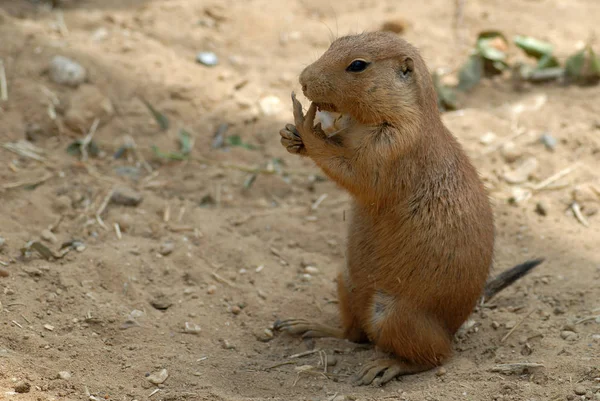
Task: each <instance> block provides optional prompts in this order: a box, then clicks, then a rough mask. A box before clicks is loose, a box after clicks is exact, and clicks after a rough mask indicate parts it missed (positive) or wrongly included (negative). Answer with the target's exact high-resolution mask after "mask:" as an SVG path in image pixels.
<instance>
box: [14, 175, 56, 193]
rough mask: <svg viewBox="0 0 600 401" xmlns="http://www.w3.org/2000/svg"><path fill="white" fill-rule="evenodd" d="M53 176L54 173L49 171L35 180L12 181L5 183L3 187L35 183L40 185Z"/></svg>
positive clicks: (16, 186) (26, 185)
mask: <svg viewBox="0 0 600 401" xmlns="http://www.w3.org/2000/svg"><path fill="white" fill-rule="evenodd" d="M52 177H54V174H51V173H48V174H46V175H45V176H43V177H42V178H39V179H37V180H34V181H17V182H10V183H8V184H3V185H2V189H15V188H19V187H28V186H33V185H40V184H42V183H44V182H46V181H48V180H49V179H50V178H52Z"/></svg>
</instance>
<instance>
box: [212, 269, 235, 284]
mask: <svg viewBox="0 0 600 401" xmlns="http://www.w3.org/2000/svg"><path fill="white" fill-rule="evenodd" d="M210 275H211V276H212V278H214V279H215V280H217V281H218V282H219V283H222V284H227V285H228V286H230V287H231V288H236V286H235V284H233V283H232V282H231V281H229V280H227V279H226V278H223V277H221V276H219V275H218V274H217V273H216V272H212V273H210Z"/></svg>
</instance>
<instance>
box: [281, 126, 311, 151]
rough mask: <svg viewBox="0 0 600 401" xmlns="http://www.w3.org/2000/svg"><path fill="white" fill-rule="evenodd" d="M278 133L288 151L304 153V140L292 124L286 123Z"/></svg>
mask: <svg viewBox="0 0 600 401" xmlns="http://www.w3.org/2000/svg"><path fill="white" fill-rule="evenodd" d="M279 135H281V144H282V145H283V146H284V147H285V148H286V149H287V151H288V152H290V153H293V154H299V155H304V154H306V147H305V146H304V142H302V138H301V137H300V133H299V132H298V130H297V129H296V127H295V126H294V125H292V124H286V126H285V128H284V129H282V130H281V131H279Z"/></svg>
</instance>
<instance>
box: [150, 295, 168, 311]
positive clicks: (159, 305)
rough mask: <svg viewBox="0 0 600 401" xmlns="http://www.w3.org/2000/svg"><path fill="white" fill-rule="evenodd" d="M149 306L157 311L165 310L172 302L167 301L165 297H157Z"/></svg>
mask: <svg viewBox="0 0 600 401" xmlns="http://www.w3.org/2000/svg"><path fill="white" fill-rule="evenodd" d="M150 305H152V306H153V307H154V308H155V309H158V310H167V309H169V307H170V306H171V305H173V302H171V300H169V299H168V298H167V297H166V296H164V295H159V296H157V297H155V298H153V299H152V300H151V301H150Z"/></svg>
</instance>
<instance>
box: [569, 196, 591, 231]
mask: <svg viewBox="0 0 600 401" xmlns="http://www.w3.org/2000/svg"><path fill="white" fill-rule="evenodd" d="M571 210H573V214H574V215H575V218H576V219H577V221H579V222H580V223H581V224H583V226H585V227H589V226H590V223H589V222H588V221H587V219H586V218H585V217H584V216H583V214H582V213H581V208H580V207H579V203H577V202H573V203H571Z"/></svg>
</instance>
